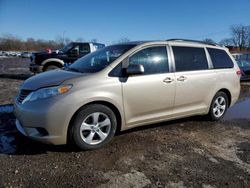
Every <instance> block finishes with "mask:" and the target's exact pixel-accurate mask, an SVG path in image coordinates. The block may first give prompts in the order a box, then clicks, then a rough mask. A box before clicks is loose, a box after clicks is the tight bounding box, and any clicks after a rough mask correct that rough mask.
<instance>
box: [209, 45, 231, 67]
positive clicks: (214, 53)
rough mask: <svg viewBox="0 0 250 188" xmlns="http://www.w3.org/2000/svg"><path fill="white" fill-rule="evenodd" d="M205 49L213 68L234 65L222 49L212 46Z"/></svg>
mask: <svg viewBox="0 0 250 188" xmlns="http://www.w3.org/2000/svg"><path fill="white" fill-rule="evenodd" d="M207 50H208V52H209V54H210V57H211V60H212V62H213V66H214V68H215V69H223V68H233V67H234V64H233V61H232V60H231V58H230V57H229V56H228V54H227V53H226V52H225V51H224V50H220V49H213V48H208V49H207Z"/></svg>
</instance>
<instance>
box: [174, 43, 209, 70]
mask: <svg viewBox="0 0 250 188" xmlns="http://www.w3.org/2000/svg"><path fill="white" fill-rule="evenodd" d="M172 49H173V52H174V58H175V69H176V71H178V72H181V71H195V70H206V69H208V62H207V57H206V53H205V50H204V48H194V47H181V46H173V47H172Z"/></svg>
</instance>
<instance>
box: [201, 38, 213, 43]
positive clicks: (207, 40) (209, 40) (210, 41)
mask: <svg viewBox="0 0 250 188" xmlns="http://www.w3.org/2000/svg"><path fill="white" fill-rule="evenodd" d="M203 42H206V43H211V44H215V43H216V42H214V40H213V39H210V38H206V39H204V40H203Z"/></svg>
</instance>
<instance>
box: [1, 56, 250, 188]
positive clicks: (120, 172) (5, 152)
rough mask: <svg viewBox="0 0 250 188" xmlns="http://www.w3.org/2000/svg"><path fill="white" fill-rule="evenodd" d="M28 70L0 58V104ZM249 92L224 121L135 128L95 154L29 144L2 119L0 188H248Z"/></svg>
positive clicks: (8, 115) (24, 62)
mask: <svg viewBox="0 0 250 188" xmlns="http://www.w3.org/2000/svg"><path fill="white" fill-rule="evenodd" d="M7 63H8V66H7V65H5V64H7ZM27 66H28V63H27V60H24V59H16V58H15V59H14V58H13V59H8V60H6V59H5V60H1V59H0V67H4V69H3V68H1V70H0V87H1V90H0V104H10V103H12V98H13V97H14V96H15V95H16V94H17V90H18V87H19V85H20V84H21V82H22V81H23V80H24V79H25V78H26V77H29V76H30V74H29V72H28V69H27ZM16 67H19V68H20V67H21V68H23V69H15V68H16ZM5 70H6V71H5ZM13 70H16V71H13ZM20 75H21V76H20ZM7 87H8V89H7ZM249 88H250V87H249V86H247V85H244V86H242V91H241V97H240V100H239V102H238V103H237V104H236V105H235V106H234V107H232V108H231V109H230V110H229V111H228V113H227V115H226V116H225V118H224V119H223V120H222V121H219V122H216V123H215V122H208V121H205V120H204V119H203V118H202V117H193V118H185V119H181V120H178V121H170V122H164V123H160V124H154V125H150V126H146V127H141V128H137V129H133V130H129V131H126V132H124V133H121V134H119V135H117V136H116V137H115V138H114V139H113V140H112V141H111V142H110V143H109V144H108V145H107V146H106V147H104V148H101V149H99V150H95V151H85V152H82V151H77V150H76V149H74V148H72V147H70V146H49V145H44V144H41V143H37V142H34V141H31V140H29V139H27V138H24V137H23V136H21V135H20V134H18V133H17V131H16V129H15V125H14V119H15V118H14V115H13V114H12V113H2V114H0V166H1V168H0V187H34V186H36V187H62V186H64V187H203V188H212V187H250V90H249Z"/></svg>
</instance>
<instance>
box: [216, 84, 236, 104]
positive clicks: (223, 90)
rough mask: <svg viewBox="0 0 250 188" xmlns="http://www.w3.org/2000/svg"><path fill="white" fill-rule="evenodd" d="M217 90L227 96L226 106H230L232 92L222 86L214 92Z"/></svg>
mask: <svg viewBox="0 0 250 188" xmlns="http://www.w3.org/2000/svg"><path fill="white" fill-rule="evenodd" d="M218 92H223V93H225V94H226V95H227V98H228V107H230V105H231V102H232V94H231V93H230V91H229V90H228V89H226V88H222V89H220V90H219V91H217V92H216V93H218Z"/></svg>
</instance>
